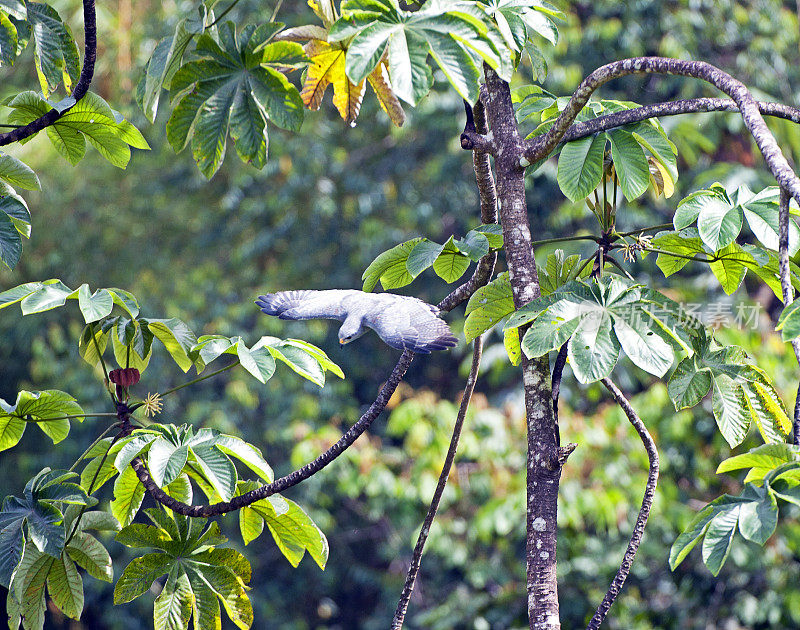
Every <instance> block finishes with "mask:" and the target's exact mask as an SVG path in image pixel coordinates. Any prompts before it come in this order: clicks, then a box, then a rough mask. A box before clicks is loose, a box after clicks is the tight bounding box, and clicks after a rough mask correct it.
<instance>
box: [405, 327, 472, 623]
mask: <svg viewBox="0 0 800 630" xmlns="http://www.w3.org/2000/svg"><path fill="white" fill-rule="evenodd" d="M482 352H483V337H482V336H479V337H478V338H477V339H475V344H474V347H473V350H472V367H471V368H470V371H469V376H468V377H467V384H466V385H465V386H464V396H463V397H462V398H461V406H460V407H459V408H458V415H457V416H456V421H455V424H454V425H453V435H452V437H451V438H450V448H448V450H447V456H446V457H445V458H444V465H443V466H442V472H441V474H440V475H439V482H438V483H437V484H436V490H435V491H434V493H433V498H432V499H431V504H430V507H429V508H428V513H427V514H426V515H425V520H424V521H423V523H422V529H421V530H420V532H419V537H418V538H417V544H416V546H415V547H414V553H413V555H412V556H411V566H409V568H408V574H407V575H406V583H405V585H404V586H403V592H402V593H401V594H400V601H398V602H397V609H396V610H395V613H394V618H393V619H392V626H391V628H392V630H400V628H402V627H403V621H404V620H405V618H406V611H407V610H408V603H409V601H410V600H411V593H412V592H413V590H414V583H415V582H416V581H417V575H418V574H419V569H420V565H421V564H422V551H423V549H424V547H425V543H426V541H427V540H428V534H429V533H430V531H431V525H433V519H434V518H436V511H437V510H438V509H439V502H440V501H441V499H442V494H443V493H444V487H445V486H446V485H447V479H448V477H449V476H450V469H451V468H452V466H453V461H454V460H455V457H456V449H457V448H458V441H459V439H460V438H461V429H462V427H463V426H464V417H465V416H466V414H467V409H468V408H469V402H470V400H471V399H472V392H473V391H474V390H475V383H476V381H477V380H478V368H480V365H481V353H482Z"/></svg>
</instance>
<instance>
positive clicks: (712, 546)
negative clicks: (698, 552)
mask: <svg viewBox="0 0 800 630" xmlns="http://www.w3.org/2000/svg"><path fill="white" fill-rule="evenodd" d="M740 508H741V504H734V505H732V506H731V507H730V509H728V510H725V511H722V512H720V513H718V514H717V515H715V516H714V518H712V519H711V522H710V523H709V525H708V529H706V533H705V537H704V538H703V546H702V551H703V562H705V564H706V566H707V567H708V569H709V571H711V574H712V575H714V576H716V575H718V574H719V572H720V569H722V565H723V564H724V563H725V560H727V558H728V553H730V549H731V543H732V542H733V535H734V534H735V533H736V525H737V523H738V520H739V510H740Z"/></svg>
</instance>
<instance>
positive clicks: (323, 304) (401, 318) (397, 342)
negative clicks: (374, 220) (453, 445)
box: [256, 289, 456, 354]
mask: <svg viewBox="0 0 800 630" xmlns="http://www.w3.org/2000/svg"><path fill="white" fill-rule="evenodd" d="M256 304H257V305H258V306H259V307H260V308H261V310H262V311H263V312H264V313H266V314H267V315H276V316H278V317H280V318H281V319H336V320H339V321H340V322H343V323H342V327H341V329H340V330H339V342H340V343H342V344H344V343H349V342H350V341H352V340H353V339H357V338H358V337H360V336H361V335H363V334H364V333H365V332H366V330H367V328H372V329H373V330H374V331H375V332H377V333H378V336H380V338H381V339H383V340H384V341H385V342H386V343H387V344H389V345H390V346H392V347H393V348H398V349H400V350H406V349H407V350H413V351H414V352H421V353H425V354H427V353H429V352H430V351H431V350H446V349H447V348H452V347H453V346H454V345H456V338H455V337H454V336H453V333H452V332H450V328H449V327H448V325H447V324H446V323H445V322H444V321H442V320H441V319H439V318H438V317H437V315H438V314H439V310H438V309H437V308H436V307H435V306H431V305H430V304H427V303H425V302H423V301H422V300H418V299H417V298H414V297H407V296H404V295H394V294H393V293H364V292H363V291H356V290H355V289H330V290H327V291H311V290H305V291H279V292H278V293H268V294H267V295H261V296H259V298H258V300H256Z"/></svg>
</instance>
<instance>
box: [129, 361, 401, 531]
mask: <svg viewBox="0 0 800 630" xmlns="http://www.w3.org/2000/svg"><path fill="white" fill-rule="evenodd" d="M413 358H414V353H413V352H411V351H410V350H405V351H403V354H402V356H401V357H400V360H399V361H398V362H397V365H395V366H394V370H392V374H391V376H389V379H388V380H387V381H386V383H384V385H383V387H382V388H381V391H380V392H379V393H378V397H377V398H376V399H375V401H374V402H373V403H372V404H371V405H370V407H369V409H367V411H366V413H365V414H364V415H363V416H361V418H360V419H359V420H358V422H356V423H355V424H354V425H353V426H352V427H350V428H349V429H348V430H347V431H346V432H345V434H344V435H343V436H342V437H341V438H339V441H338V442H336V444H334V445H333V446H331V447H330V448H329V449H328V450H327V451H325V452H324V453H322V455H320V456H319V457H317V458H316V459H315V460H314V461H312V462H309V463H308V464H306V465H305V466H303V467H302V468H300V469H298V470H295V471H294V472H292V473H289V474H288V475H286V476H285V477H281V478H280V479H276V480H275V481H273V482H272V483H269V484H266V485H264V486H261V487H260V488H256V489H255V490H251V491H250V492H246V493H244V494H242V495H239V496H238V497H234V498H233V499H231V500H230V501H221V502H219V503H214V504H212V505H188V504H187V503H183V502H181V501H177V500H176V499H173V498H172V497H171V496H169V495H168V494H167V493H166V492H164V491H163V490H162V489H161V488H159V487H158V484H156V482H155V481H153V479H152V477H150V473H149V472H148V471H147V466H146V464H145V463H144V461H143V460H142V459H141V458H139V457H137V458H136V459H134V460H133V461H132V462H131V466H133V469H134V471H136V476H137V477H138V478H139V481H141V482H142V484H143V485H144V487H145V489H146V490H147V491H148V492H149V493H150V495H151V496H152V497H153V498H154V499H155V500H156V501H158V502H159V503H161V504H162V505H164V506H165V507H168V508H169V509H171V510H173V511H174V512H177V513H178V514H183V515H184V516H194V517H200V516H202V517H208V516H219V515H221V514H226V513H228V512H232V511H234V510H238V509H239V508H243V507H246V506H248V505H250V504H252V503H255V502H256V501H260V500H261V499H266V498H267V497H268V496H271V495H273V494H275V493H277V492H282V491H284V490H286V489H287V488H291V487H292V486H296V485H297V484H298V483H300V482H301V481H304V480H306V479H308V478H309V477H311V476H312V475H314V474H316V473H317V472H319V471H320V470H322V469H323V468H325V466H327V465H328V464H330V463H331V462H332V461H333V460H334V459H336V458H337V457H338V456H339V455H341V454H342V453H343V452H344V451H345V449H347V447H349V446H350V445H351V444H352V443H353V442H355V441H356V440H357V439H358V437H359V436H360V435H361V434H362V433H364V431H366V430H367V429H368V428H369V425H371V424H372V422H373V421H374V420H375V418H377V417H378V416H379V415H380V413H381V412H382V411H383V410H384V409H385V408H386V404H387V403H388V402H389V399H390V398H391V397H392V394H394V391H395V389H397V386H398V385H399V384H400V381H401V380H402V378H403V376H404V375H405V373H406V370H407V369H408V366H409V365H411V360H412V359H413Z"/></svg>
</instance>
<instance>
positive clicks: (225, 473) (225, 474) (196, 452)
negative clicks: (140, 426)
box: [150, 440, 238, 501]
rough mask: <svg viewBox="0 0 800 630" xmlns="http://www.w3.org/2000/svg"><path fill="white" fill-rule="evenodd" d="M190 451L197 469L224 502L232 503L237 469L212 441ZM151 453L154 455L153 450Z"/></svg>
mask: <svg viewBox="0 0 800 630" xmlns="http://www.w3.org/2000/svg"><path fill="white" fill-rule="evenodd" d="M214 442H216V440H214ZM190 450H191V454H192V455H193V456H194V457H193V459H192V461H193V462H194V463H195V467H196V468H197V469H199V470H200V472H201V473H202V474H203V476H204V477H205V478H206V479H207V480H208V481H209V482H210V483H211V485H212V486H213V487H214V490H216V492H217V494H219V496H220V497H222V500H223V501H230V500H231V498H233V493H234V491H235V490H236V482H237V481H238V478H237V476H236V467H235V466H234V465H233V463H232V462H231V460H230V459H228V457H227V455H225V453H223V452H222V451H220V450H219V449H218V448H217V447H216V445H215V444H213V443H211V442H210V441H209V442H208V443H205V444H204V443H201V444H198V445H196V446H190ZM150 452H151V453H152V449H150Z"/></svg>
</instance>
